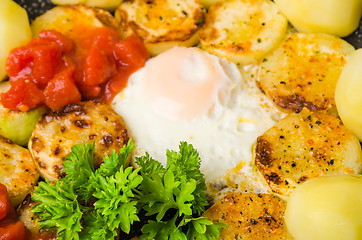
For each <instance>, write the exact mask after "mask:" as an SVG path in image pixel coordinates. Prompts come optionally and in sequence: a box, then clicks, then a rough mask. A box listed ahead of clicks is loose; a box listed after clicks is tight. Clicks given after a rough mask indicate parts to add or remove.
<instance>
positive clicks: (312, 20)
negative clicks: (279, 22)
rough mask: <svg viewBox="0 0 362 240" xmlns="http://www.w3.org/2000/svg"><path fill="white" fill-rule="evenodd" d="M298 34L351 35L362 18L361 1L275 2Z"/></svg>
mask: <svg viewBox="0 0 362 240" xmlns="http://www.w3.org/2000/svg"><path fill="white" fill-rule="evenodd" d="M275 3H276V4H277V6H278V7H279V8H280V10H281V11H282V13H283V14H285V16H286V17H287V18H288V20H289V21H290V22H291V23H292V24H293V26H294V27H295V28H296V29H297V30H298V31H300V32H313V33H329V34H332V35H336V36H339V37H345V36H347V35H349V34H351V33H352V32H353V31H354V30H356V28H357V27H358V24H359V21H360V18H361V16H362V0H343V1H341V0H318V1H315V0H275Z"/></svg>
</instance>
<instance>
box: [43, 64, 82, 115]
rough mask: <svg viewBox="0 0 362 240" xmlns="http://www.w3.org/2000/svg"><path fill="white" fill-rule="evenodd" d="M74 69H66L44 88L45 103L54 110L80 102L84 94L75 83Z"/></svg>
mask: <svg viewBox="0 0 362 240" xmlns="http://www.w3.org/2000/svg"><path fill="white" fill-rule="evenodd" d="M72 73H73V71H72V70H64V71H62V72H60V73H58V74H57V75H56V76H55V77H54V78H53V79H52V80H51V81H50V82H49V83H48V85H47V87H46V88H45V89H44V96H45V103H46V105H47V106H48V107H50V108H51V109H52V110H58V109H59V108H61V107H63V106H65V105H67V104H70V103H76V102H79V101H80V100H81V99H82V96H81V94H80V92H79V90H78V88H77V87H76V85H75V84H74V82H73V80H72V78H71V75H72Z"/></svg>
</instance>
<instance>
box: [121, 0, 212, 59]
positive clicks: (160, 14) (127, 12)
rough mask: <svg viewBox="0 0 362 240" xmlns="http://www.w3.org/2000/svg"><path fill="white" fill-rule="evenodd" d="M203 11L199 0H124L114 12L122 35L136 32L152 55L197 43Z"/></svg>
mask: <svg viewBox="0 0 362 240" xmlns="http://www.w3.org/2000/svg"><path fill="white" fill-rule="evenodd" d="M204 15H205V10H204V8H203V5H202V4H201V3H200V2H199V1H198V0H172V1H168V0H153V1H144V0H134V1H124V2H123V3H121V5H120V6H119V7H118V9H117V10H116V12H115V17H116V19H117V21H118V22H119V24H120V27H121V32H123V33H124V35H125V36H126V35H130V34H132V33H136V34H137V35H138V36H139V37H140V38H141V39H143V41H144V42H145V45H146V47H147V49H148V50H149V52H150V53H151V55H157V54H159V53H161V52H163V51H165V50H167V49H170V48H172V47H174V46H185V47H191V46H194V45H195V44H197V43H198V42H199V38H198V34H197V31H198V30H199V28H200V27H201V25H202V24H203V22H204Z"/></svg>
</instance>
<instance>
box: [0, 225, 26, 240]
mask: <svg viewBox="0 0 362 240" xmlns="http://www.w3.org/2000/svg"><path fill="white" fill-rule="evenodd" d="M23 239H24V240H25V239H26V230H25V225H24V223H23V222H20V221H19V222H15V223H9V224H6V225H4V226H0V240H23Z"/></svg>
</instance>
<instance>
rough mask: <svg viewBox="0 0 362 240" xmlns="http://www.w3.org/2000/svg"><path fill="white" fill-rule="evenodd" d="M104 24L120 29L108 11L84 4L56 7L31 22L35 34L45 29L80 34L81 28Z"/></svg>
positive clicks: (65, 33) (69, 34)
mask: <svg viewBox="0 0 362 240" xmlns="http://www.w3.org/2000/svg"><path fill="white" fill-rule="evenodd" d="M103 26H105V27H110V28H113V29H115V30H118V23H117V21H116V19H115V18H114V17H113V16H112V14H110V13H109V12H108V11H105V10H102V9H99V8H93V7H86V6H83V5H64V6H57V7H54V8H52V9H50V10H49V11H47V12H45V13H44V14H43V15H41V16H39V17H37V18H36V19H35V20H34V21H33V22H32V23H31V29H32V32H33V36H38V33H39V32H40V31H41V30H44V29H55V30H57V31H59V32H61V33H62V34H64V35H66V36H68V37H72V34H79V31H80V30H83V31H84V29H89V28H91V27H103Z"/></svg>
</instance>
